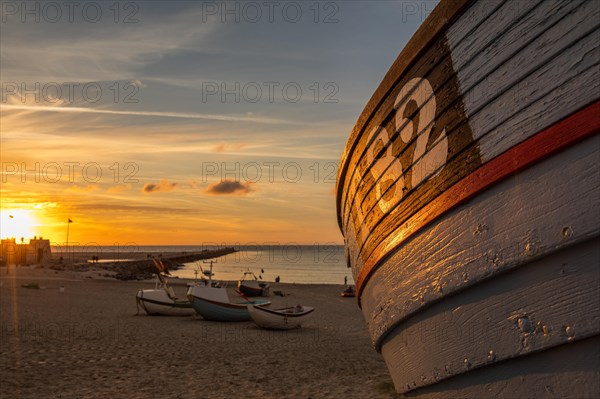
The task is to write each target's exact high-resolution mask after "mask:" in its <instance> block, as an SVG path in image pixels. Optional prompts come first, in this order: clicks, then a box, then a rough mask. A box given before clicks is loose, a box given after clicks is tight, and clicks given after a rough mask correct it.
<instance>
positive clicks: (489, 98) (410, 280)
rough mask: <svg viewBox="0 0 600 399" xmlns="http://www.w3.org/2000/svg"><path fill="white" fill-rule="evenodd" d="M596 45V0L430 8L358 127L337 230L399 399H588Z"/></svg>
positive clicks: (599, 146) (599, 138) (594, 250)
mask: <svg viewBox="0 0 600 399" xmlns="http://www.w3.org/2000/svg"><path fill="white" fill-rule="evenodd" d="M417 7H418V6H417ZM422 7H423V8H425V6H424V5H423V6H422ZM422 11H424V10H422ZM599 33H600V2H598V1H579V0H577V1H565V0H532V1H488V0H480V1H478V0H442V1H441V2H440V3H439V4H438V5H437V6H436V8H435V9H434V10H433V12H432V13H431V14H430V15H429V16H428V17H427V19H426V20H425V21H424V22H423V24H422V25H421V27H420V28H419V29H418V30H417V32H416V33H415V35H414V36H413V38H412V39H411V40H410V41H409V42H408V44H407V45H406V47H405V48H404V50H403V51H402V52H401V53H400V55H399V56H398V58H397V59H396V60H395V62H394V63H393V65H392V66H391V67H390V69H389V71H388V72H387V74H386V75H385V77H384V78H383V80H382V82H381V84H380V86H379V87H378V88H377V90H376V91H375V92H374V94H373V96H372V98H371V99H370V100H369V102H368V103H367V105H366V106H365V108H364V111H363V112H362V114H361V115H360V116H359V118H358V120H357V123H356V125H355V127H354V130H353V131H352V133H351V134H350V138H349V140H348V144H347V146H346V149H345V150H344V154H343V155H342V160H341V164H340V167H339V174H338V179H337V189H336V190H337V214H338V223H339V226H340V229H341V231H342V234H343V235H344V242H345V247H346V258H347V263H348V265H349V266H350V267H351V268H352V271H353V274H354V281H355V282H356V292H357V294H356V295H357V299H358V304H359V306H360V307H361V309H362V313H363V315H364V317H365V319H366V322H367V324H368V327H369V332H370V334H371V338H372V341H373V344H374V346H375V348H376V350H377V351H379V352H380V353H381V354H382V355H383V357H384V359H385V362H386V365H387V367H388V369H389V371H390V374H391V377H392V380H393V382H394V385H395V387H396V390H397V392H399V393H404V394H408V395H410V396H411V397H426V398H446V397H472V398H482V397H511V398H512V397H561V398H566V397H570V398H580V397H598V394H599V385H598V381H599V378H600V372H599V368H598V358H599V356H600V304H599V302H598V298H599V297H600V273H599V272H598V270H599V269H598V265H599V264H600V260H599V257H600V252H599V251H598V247H599V245H600V223H599V220H598V215H599V214H600V201H599V198H600V178H598V176H599V166H598V165H599V164H598V159H599V157H600V134H599V133H600V118H599V115H600V57H599V54H600V53H599V52H598V43H599V42H598V37H599Z"/></svg>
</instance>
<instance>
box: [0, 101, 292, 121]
mask: <svg viewBox="0 0 600 399" xmlns="http://www.w3.org/2000/svg"><path fill="white" fill-rule="evenodd" d="M0 110H22V111H37V112H71V113H87V114H109V115H125V116H150V117H163V118H184V119H205V120H213V121H227V122H252V123H264V124H269V125H275V124H296V123H295V122H291V121H286V120H282V119H272V118H260V117H254V116H233V115H217V114H198V113H185V112H160V111H117V110H111V109H95V108H84V107H52V106H50V107H45V106H38V105H15V104H3V105H2V106H0Z"/></svg>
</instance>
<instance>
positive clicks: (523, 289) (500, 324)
mask: <svg viewBox="0 0 600 399" xmlns="http://www.w3.org/2000/svg"><path fill="white" fill-rule="evenodd" d="M599 245H600V240H599V239H598V238H596V239H594V240H590V241H586V242H584V243H580V244H578V245H576V246H573V247H571V248H569V249H567V250H565V251H562V252H560V253H556V254H554V255H552V256H549V257H545V258H542V259H539V260H537V261H535V262H533V263H531V264H528V265H527V266H524V267H521V268H518V269H515V270H514V271H512V272H511V273H505V274H502V275H501V276H498V277H496V278H494V279H490V280H488V281H487V282H485V283H482V284H479V285H477V286H474V287H472V288H470V289H468V290H465V291H462V292H461V293H460V294H459V295H455V296H452V297H449V298H447V299H446V300H445V301H443V302H439V303H438V304H436V305H435V306H432V307H430V308H428V309H427V310H425V311H424V312H421V313H419V314H417V315H415V316H414V317H412V318H411V319H409V320H407V321H406V322H405V323H403V324H401V325H399V326H397V327H396V329H395V330H394V332H393V333H391V334H390V335H389V336H388V337H386V338H385V339H384V341H383V343H382V353H383V355H384V357H385V358H386V362H387V364H388V366H389V367H390V369H392V370H394V371H393V372H392V377H393V379H394V382H395V384H396V386H397V387H401V388H402V387H404V388H403V390H402V391H406V390H412V389H414V388H415V387H421V386H427V385H431V384H435V383H436V382H437V381H439V380H442V379H445V378H450V377H452V376H455V375H458V374H461V373H466V372H470V371H471V370H474V369H476V368H479V367H489V366H491V365H493V364H494V363H496V362H500V361H503V360H506V359H511V358H515V357H519V356H523V355H525V354H530V353H533V352H538V351H541V350H545V349H548V348H551V347H554V346H558V345H563V344H567V343H570V342H573V341H575V340H578V339H585V338H588V337H591V336H594V335H599V334H600V307H598V303H597V300H598V297H599V296H600V269H599V268H598V265H599V264H600V253H599V252H598V246H599ZM549 304H552V306H548V305H549ZM415 383H416V386H415V385H414V384H415Z"/></svg>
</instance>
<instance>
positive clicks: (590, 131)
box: [356, 101, 600, 306]
mask: <svg viewBox="0 0 600 399" xmlns="http://www.w3.org/2000/svg"><path fill="white" fill-rule="evenodd" d="M599 115H600V101H597V102H595V103H593V104H591V105H589V106H587V107H586V108H584V109H582V110H580V111H578V112H576V113H574V114H572V115H571V116H569V117H567V118H565V119H563V120H562V121H560V122H557V123H556V124H554V125H552V126H550V127H549V128H547V129H546V130H543V131H541V132H539V133H537V134H536V135H535V136H533V137H531V138H529V139H527V140H525V141H523V142H522V143H520V144H518V145H516V146H515V147H512V148H511V149H510V150H508V151H506V152H505V153H503V154H501V155H499V156H498V157H496V158H494V159H492V160H490V161H488V162H487V163H485V164H483V165H482V166H481V167H480V168H478V169H477V170H475V171H474V172H473V173H471V174H470V175H468V176H466V177H465V178H463V179H462V180H460V181H459V182H458V183H456V184H455V185H454V186H452V187H450V188H449V189H448V190H446V191H445V192H443V193H442V194H441V195H440V196H438V197H437V198H436V199H434V200H433V201H431V202H430V203H429V204H427V205H426V206H425V207H424V208H422V210H421V211H420V212H419V213H418V214H416V215H415V216H413V217H412V218H411V219H409V220H407V221H406V222H405V223H403V224H402V225H401V226H400V227H398V228H397V229H396V230H395V232H394V233H392V234H390V235H389V236H388V238H386V239H385V240H383V241H382V242H381V243H380V244H379V245H378V247H377V249H376V250H375V251H373V253H375V254H382V253H383V254H386V255H387V254H388V253H390V252H391V251H393V250H394V249H395V248H397V247H398V246H400V245H401V244H402V243H403V242H405V241H406V240H407V239H408V238H410V237H412V236H413V235H415V234H416V233H417V232H418V231H420V230H421V229H423V228H424V227H425V226H427V225H428V224H430V223H431V222H433V221H434V220H436V219H437V218H439V217H440V216H442V215H443V214H445V213H446V212H448V211H450V210H451V209H453V208H455V207H457V206H459V205H460V204H462V203H464V202H466V201H468V200H469V199H471V198H473V197H474V196H476V195H477V194H479V193H480V192H482V191H484V190H486V189H487V188H489V187H490V186H492V185H494V184H497V183H499V182H501V181H502V180H504V179H506V178H508V177H510V176H511V175H514V174H515V173H517V172H519V171H520V170H523V169H525V168H527V167H529V166H532V165H533V164H535V163H537V162H540V161H542V160H544V159H545V158H548V157H549V156H551V155H552V154H554V153H556V152H559V151H561V150H563V149H565V148H567V147H570V146H572V145H574V144H576V143H578V142H579V141H581V140H583V139H585V138H587V137H590V136H592V135H594V134H596V133H598V132H599V131H600V116H599ZM384 256H385V255H384ZM380 259H381V257H378V258H377V259H374V258H372V257H371V258H369V259H367V261H366V262H365V264H364V266H363V268H362V269H361V271H360V274H359V276H358V278H357V280H356V289H357V293H358V298H359V299H358V301H359V306H360V296H361V293H362V289H363V287H364V285H365V284H366V282H367V281H368V279H369V277H370V275H371V274H372V273H373V272H374V270H375V269H376V267H377V265H378V263H379V261H380Z"/></svg>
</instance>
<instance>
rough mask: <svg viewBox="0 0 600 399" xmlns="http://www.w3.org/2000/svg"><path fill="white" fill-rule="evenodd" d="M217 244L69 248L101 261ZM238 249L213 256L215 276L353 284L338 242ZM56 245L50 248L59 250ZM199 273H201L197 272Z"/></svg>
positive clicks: (188, 274)
mask: <svg viewBox="0 0 600 399" xmlns="http://www.w3.org/2000/svg"><path fill="white" fill-rule="evenodd" d="M215 248H217V247H216V246H211V245H204V246H199V245H198V246H182V245H177V246H141V245H140V246H137V245H127V246H89V248H88V247H85V246H79V247H75V248H72V249H71V251H73V252H77V253H86V254H89V255H90V256H92V255H100V258H101V260H100V261H108V260H117V259H119V260H125V259H129V258H130V256H127V255H130V254H132V253H133V254H136V253H138V254H140V257H138V258H144V257H145V254H150V253H151V254H159V253H183V252H187V253H190V252H200V251H202V250H203V249H209V250H210V249H215ZM235 249H236V250H238V252H236V253H233V254H229V255H226V256H223V257H220V258H217V259H216V262H215V263H214V264H213V273H214V274H215V275H214V278H215V279H217V280H227V281H232V280H239V279H240V278H241V277H242V275H243V274H244V272H245V271H247V270H250V271H252V272H254V274H256V276H259V275H262V278H263V279H264V280H266V281H274V280H275V277H277V276H279V277H280V278H281V282H282V283H299V284H316V283H322V284H343V283H344V277H347V278H348V284H354V281H353V279H352V273H351V272H350V269H348V268H347V267H346V261H345V258H344V247H343V246H340V245H245V246H235ZM58 251H59V248H53V253H54V254H56V253H58ZM200 267H202V269H209V268H210V265H209V264H206V263H203V262H202V261H200V262H192V263H186V264H185V268H182V269H180V270H177V271H174V272H172V274H173V275H174V276H178V277H182V278H194V277H195V275H196V273H195V272H196V271H197V270H199V268H200ZM261 270H264V272H262V273H261ZM198 276H200V273H198Z"/></svg>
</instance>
